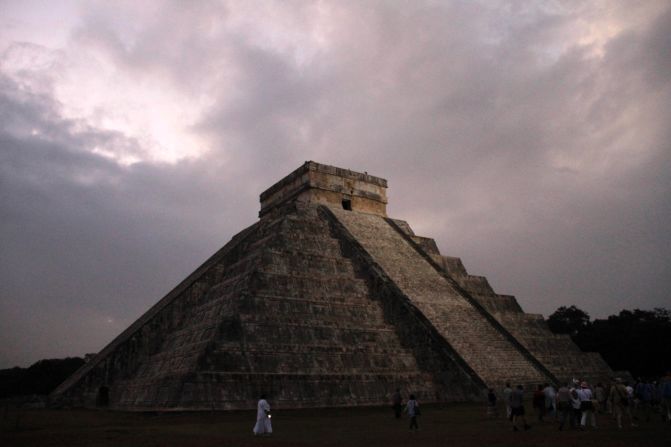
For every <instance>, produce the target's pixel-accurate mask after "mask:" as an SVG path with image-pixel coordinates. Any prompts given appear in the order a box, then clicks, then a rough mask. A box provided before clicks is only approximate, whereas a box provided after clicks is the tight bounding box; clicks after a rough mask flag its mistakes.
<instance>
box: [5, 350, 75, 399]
mask: <svg viewBox="0 0 671 447" xmlns="http://www.w3.org/2000/svg"><path fill="white" fill-rule="evenodd" d="M83 364H84V360H83V359H82V358H80V357H68V358H65V359H48V360H40V361H38V362H36V363H34V364H32V365H31V366H30V367H28V368H18V367H16V368H11V369H3V370H0V398H4V397H11V396H23V395H29V394H49V393H50V392H51V391H53V390H54V389H55V388H56V387H57V386H58V385H60V384H61V383H62V382H63V381H64V380H65V379H67V378H68V376H70V375H71V374H72V373H73V372H75V371H76V370H77V369H78V368H79V367H80V366H82V365H83Z"/></svg>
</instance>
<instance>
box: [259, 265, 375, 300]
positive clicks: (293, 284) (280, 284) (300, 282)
mask: <svg viewBox="0 0 671 447" xmlns="http://www.w3.org/2000/svg"><path fill="white" fill-rule="evenodd" d="M249 284H250V288H251V289H252V290H254V291H256V292H259V293H273V294H277V295H283V296H287V297H296V298H303V297H312V298H316V299H321V298H328V297H329V296H334V297H336V298H338V297H342V296H347V295H350V294H351V295H355V296H361V295H367V294H368V287H367V286H366V284H365V282H364V281H362V280H357V279H353V278H351V277H348V276H345V275H329V276H323V277H316V276H314V275H312V276H305V275H287V274H279V273H273V272H264V271H258V272H255V274H254V275H252V279H251V281H250V283H249Z"/></svg>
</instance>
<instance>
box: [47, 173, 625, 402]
mask: <svg viewBox="0 0 671 447" xmlns="http://www.w3.org/2000/svg"><path fill="white" fill-rule="evenodd" d="M386 189H387V181H386V180H384V179H382V178H379V177H374V176H371V175H368V174H362V173H358V172H353V171H350V170H347V169H340V168H336V167H333V166H327V165H322V164H319V163H315V162H311V161H310V162H306V163H305V164H303V165H302V166H301V167H299V168H298V169H296V170H295V171H294V172H292V173H291V174H289V175H288V176H286V177H285V178H283V179H282V180H280V181H279V182H277V183H276V184H275V185H273V186H271V187H270V188H269V189H268V190H266V191H265V192H264V193H263V194H261V210H260V213H259V217H260V218H259V220H258V221H257V222H256V223H254V224H253V225H251V226H250V227H248V228H246V229H244V230H242V231H241V232H240V233H238V234H237V235H235V236H234V237H233V238H232V239H231V241H230V242H228V243H227V244H226V245H225V246H224V247H223V248H221V249H220V250H219V251H218V252H216V253H215V254H214V255H213V256H212V257H211V258H210V259H208V260H207V261H205V263H204V264H203V265H201V266H200V267H199V268H198V269H197V270H196V271H195V272H193V273H192V274H191V275H190V276H189V277H187V278H186V279H185V280H184V281H182V282H181V283H180V284H179V285H178V286H177V287H175V289H174V290H172V291H171V292H170V293H168V294H167V295H166V296H165V297H163V298H162V299H161V300H160V301H158V302H157V303H156V304H155V305H154V306H153V307H152V308H150V309H149V310H148V311H147V312H146V313H145V314H144V315H142V316H141V317H140V318H139V319H138V320H137V321H136V322H135V323H133V324H132V325H131V326H130V327H129V328H128V329H126V330H125V331H124V332H123V333H121V334H120V335H119V336H118V337H117V338H115V339H114V340H113V341H112V342H111V343H110V344H109V345H107V346H106V347H105V348H104V349H103V350H102V351H101V352H100V353H99V354H98V355H97V356H96V357H94V358H93V359H92V360H91V361H90V362H88V363H87V364H85V365H84V366H83V367H82V368H81V369H80V370H78V371H77V372H76V373H75V374H73V375H72V376H71V377H70V378H69V379H68V380H66V381H65V382H64V383H63V384H61V385H60V386H59V387H58V388H57V389H56V390H55V391H54V392H53V394H52V395H51V398H52V401H53V402H54V403H55V404H60V405H76V406H78V405H81V406H90V407H93V406H96V405H108V406H109V407H111V408H116V409H126V410H183V409H189V410H211V409H242V408H255V407H256V401H257V399H258V397H259V395H260V394H261V393H267V394H268V395H269V397H270V399H271V400H272V401H273V405H274V406H275V407H278V408H300V407H326V406H353V405H378V404H387V403H388V402H389V396H390V394H391V393H392V392H393V390H394V389H395V388H397V387H398V388H401V389H402V390H404V391H405V392H406V393H407V392H413V393H414V394H416V395H417V396H418V399H420V400H421V401H422V402H441V401H461V400H474V399H481V398H482V396H483V392H484V390H485V389H486V387H490V386H491V387H495V388H496V389H500V388H501V387H502V386H503V383H504V382H506V381H510V382H512V383H514V384H517V383H522V384H526V385H528V386H531V385H536V384H538V383H544V382H551V383H557V382H559V381H564V380H567V379H571V378H573V377H581V378H587V379H590V380H598V379H607V378H608V377H611V376H612V374H613V372H612V371H611V369H610V368H609V367H608V365H607V364H606V363H605V362H604V361H603V359H602V358H601V357H600V356H599V355H598V354H595V353H587V352H582V351H581V350H580V349H578V347H577V346H576V345H574V344H573V342H572V341H571V340H570V338H569V337H568V336H564V335H555V334H553V333H552V332H550V330H549V329H548V327H547V325H546V323H545V321H544V320H543V318H542V316H541V315H533V314H526V313H524V312H523V310H522V309H521V308H520V306H519V304H518V303H517V301H516V299H515V298H514V297H513V296H509V295H500V294H498V293H496V292H495V291H494V290H492V288H491V287H490V285H489V284H488V282H487V279H486V278H484V277H482V276H473V275H470V274H469V273H468V272H467V271H466V269H465V268H464V266H463V264H462V262H461V260H460V259H459V258H456V257H449V256H443V255H442V254H441V253H440V252H439V250H438V247H437V246H436V243H435V241H434V240H433V239H430V238H429V237H423V236H419V235H416V234H415V233H414V232H413V231H412V229H411V227H410V225H409V224H408V223H406V222H404V221H401V220H397V219H394V218H391V217H388V216H387V214H386V205H387V196H386Z"/></svg>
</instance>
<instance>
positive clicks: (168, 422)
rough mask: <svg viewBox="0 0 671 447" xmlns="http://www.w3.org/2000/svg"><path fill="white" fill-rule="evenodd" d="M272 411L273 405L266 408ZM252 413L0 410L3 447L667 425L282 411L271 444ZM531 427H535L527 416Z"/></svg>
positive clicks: (491, 436)
mask: <svg viewBox="0 0 671 447" xmlns="http://www.w3.org/2000/svg"><path fill="white" fill-rule="evenodd" d="M271 404H272V402H271ZM255 416H256V412H254V411H237V412H217V413H122V412H113V411H95V410H21V411H20V412H17V410H16V409H13V408H9V409H7V408H5V409H2V416H1V417H2V420H1V421H0V422H1V424H0V428H1V430H0V446H3V447H13V446H26V447H29V446H39V447H50V446H68V447H77V446H96V447H98V446H101V447H105V446H124V447H132V446H138V447H139V446H141V447H152V446H202V447H205V446H217V447H222V446H224V447H226V446H243V447H244V446H263V447H269V446H287V447H288V446H291V447H300V446H314V445H319V446H346V447H358V446H366V447H373V446H386V447H393V446H404V447H408V446H449V447H453V446H454V447H459V446H468V447H473V446H511V447H512V446H558V447H559V446H561V447H571V446H580V447H586V446H590V447H591V446H604V447H606V446H607V447H617V446H627V447H635V446H665V447H668V446H670V445H671V425H669V424H668V423H667V424H665V423H664V422H662V421H661V418H660V416H659V415H657V414H655V415H654V417H653V418H652V420H651V421H650V422H645V421H640V423H639V427H637V428H629V427H628V428H625V429H623V430H618V429H617V427H616V425H615V422H614V421H613V419H612V418H611V417H610V416H607V415H599V417H598V424H599V428H598V429H597V430H587V431H584V432H582V431H571V430H564V431H558V429H557V428H558V425H557V424H556V423H555V422H553V421H549V422H543V423H539V422H535V421H531V424H532V428H531V429H530V430H529V431H527V432H517V433H514V432H513V431H512V429H511V426H510V423H509V422H508V421H507V420H505V419H504V418H502V417H498V418H488V417H487V416H486V415H485V410H484V407H483V406H481V405H475V404H453V405H441V406H438V405H425V406H423V407H422V416H420V417H419V424H420V429H421V430H420V431H419V432H418V433H411V432H409V430H408V419H407V418H404V419H401V420H396V419H394V417H393V414H392V411H391V409H390V408H381V407H376V408H354V409H318V410H286V411H280V410H278V411H274V412H273V429H274V433H273V436H272V437H268V438H257V437H254V436H253V435H252V426H253V425H254V419H255ZM530 419H533V415H531V417H530Z"/></svg>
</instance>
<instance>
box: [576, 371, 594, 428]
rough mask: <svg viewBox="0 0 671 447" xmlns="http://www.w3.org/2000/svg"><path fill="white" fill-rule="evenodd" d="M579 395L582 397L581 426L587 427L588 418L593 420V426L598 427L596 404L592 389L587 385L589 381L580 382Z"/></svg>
mask: <svg viewBox="0 0 671 447" xmlns="http://www.w3.org/2000/svg"><path fill="white" fill-rule="evenodd" d="M577 391H578V397H579V398H580V411H581V412H582V418H581V419H580V428H581V429H583V430H584V429H585V426H586V425H587V419H591V420H592V427H594V428H596V415H595V414H594V404H593V403H592V390H591V389H590V388H589V386H588V385H587V382H583V383H581V384H580V389H579V390H577Z"/></svg>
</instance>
